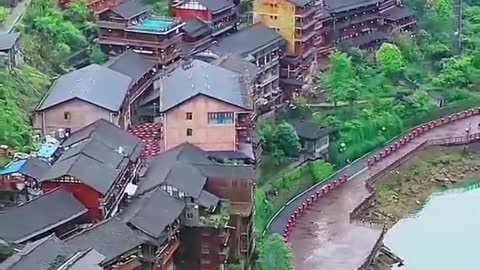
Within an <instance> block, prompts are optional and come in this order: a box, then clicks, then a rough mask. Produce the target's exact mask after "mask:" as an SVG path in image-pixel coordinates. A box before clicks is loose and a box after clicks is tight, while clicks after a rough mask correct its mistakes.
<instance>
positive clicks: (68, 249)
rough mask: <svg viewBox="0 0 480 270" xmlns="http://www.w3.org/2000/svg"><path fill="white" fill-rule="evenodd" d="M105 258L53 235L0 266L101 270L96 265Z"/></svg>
mask: <svg viewBox="0 0 480 270" xmlns="http://www.w3.org/2000/svg"><path fill="white" fill-rule="evenodd" d="M104 258H105V256H103V255H102V254H100V253H98V252H97V251H95V250H94V249H90V248H88V249H85V250H79V249H77V248H75V247H72V246H70V245H68V244H66V243H65V242H64V241H62V240H60V239H58V238H57V237H55V236H54V235H53V234H52V235H50V236H47V237H45V238H42V239H40V240H38V241H35V242H31V243H28V244H27V245H25V246H24V247H23V248H22V249H21V250H20V251H18V252H17V253H15V254H14V255H12V256H10V257H9V258H7V259H6V260H5V261H3V262H2V263H1V264H0V269H2V270H27V269H28V270H31V269H35V270H58V269H60V267H65V266H67V265H68V266H67V268H61V269H65V270H67V269H68V270H102V269H103V268H101V267H100V266H98V264H99V263H100V262H101V261H102V260H103V259H104Z"/></svg>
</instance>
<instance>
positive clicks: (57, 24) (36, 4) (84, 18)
mask: <svg viewBox="0 0 480 270" xmlns="http://www.w3.org/2000/svg"><path fill="white" fill-rule="evenodd" d="M0 16H1V15H0ZM91 20H92V18H91V15H90V13H89V11H88V8H87V3H86V1H84V0H75V1H72V2H71V3H70V4H69V5H68V6H67V7H66V8H65V9H64V10H60V8H59V7H58V6H57V1H55V0H38V1H33V2H32V3H31V4H30V5H29V7H28V8H27V10H26V11H25V15H24V16H23V19H22V21H21V22H20V23H19V25H17V28H18V29H19V30H20V32H21V40H20V43H21V45H20V46H21V49H22V57H23V59H24V61H25V64H22V65H20V66H18V67H17V68H15V69H13V70H8V69H6V68H3V69H0V102H1V103H2V104H1V106H0V144H6V145H9V146H11V147H13V148H15V149H17V150H21V151H28V150H31V149H32V148H34V147H35V142H34V140H33V131H32V129H31V115H32V111H33V110H34V108H35V106H36V105H37V104H38V102H39V100H40V99H41V97H42V96H43V95H44V94H45V93H46V91H47V89H48V87H49V86H50V84H51V78H52V77H53V76H57V75H58V74H63V73H65V72H67V71H68V70H70V69H71V67H70V66H69V64H68V62H69V58H70V57H71V55H72V54H76V53H78V52H81V51H83V50H88V47H89V43H90V42H89V41H90V40H92V39H93V37H94V35H95V32H96V30H95V28H94V26H93V23H91ZM92 55H94V57H93V58H94V59H95V60H99V61H100V60H102V59H104V58H102V55H101V54H99V53H98V52H95V53H92Z"/></svg>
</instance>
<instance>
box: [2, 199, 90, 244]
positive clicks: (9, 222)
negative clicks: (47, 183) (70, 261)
mask: <svg viewBox="0 0 480 270" xmlns="http://www.w3.org/2000/svg"><path fill="white" fill-rule="evenodd" d="M87 211H88V210H87V209H86V208H85V207H84V206H83V205H82V204H81V203H80V202H79V201H78V200H77V199H75V197H73V195H72V194H71V193H70V192H68V191H65V190H63V189H60V190H56V191H53V192H51V193H48V194H45V195H43V196H41V197H39V198H37V199H35V200H32V201H29V202H27V203H25V204H23V205H20V206H18V207H15V208H10V209H8V210H7V211H6V212H4V213H0V220H1V221H2V222H0V237H1V238H3V239H5V240H7V241H9V242H13V243H22V242H25V241H27V240H29V239H31V238H33V237H35V236H38V235H40V234H42V233H45V232H47V231H49V230H51V229H53V228H56V227H58V226H60V225H62V224H65V223H66V222H68V221H70V220H73V219H75V218H77V217H80V216H81V215H83V214H85V213H86V212H87Z"/></svg>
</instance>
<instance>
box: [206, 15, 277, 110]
mask: <svg viewBox="0 0 480 270" xmlns="http://www.w3.org/2000/svg"><path fill="white" fill-rule="evenodd" d="M284 49H285V40H284V39H283V38H282V36H281V35H280V34H279V33H277V32H276V31H275V30H273V29H270V28H269V27H267V26H265V25H263V24H261V23H259V24H255V25H252V26H249V27H247V28H245V29H243V30H241V31H238V32H236V33H234V34H232V35H230V36H226V37H223V38H220V39H218V41H217V43H216V44H215V45H213V46H211V47H210V48H208V49H207V50H204V51H202V52H200V53H198V54H197V56H198V57H202V58H207V59H208V58H213V59H216V60H214V61H218V62H220V63H221V62H222V61H223V60H222V59H226V61H227V62H229V63H228V64H227V65H226V66H225V67H226V68H227V69H230V70H234V71H236V72H238V71H240V70H243V72H241V74H242V75H243V76H244V77H246V78H248V79H250V80H252V81H253V85H252V92H251V95H252V99H253V101H254V103H255V108H256V109H258V110H260V111H266V110H269V109H270V108H271V107H272V106H274V105H279V104H280V103H281V102H282V92H281V91H280V59H281V57H282V56H283V53H284ZM238 56H239V57H241V58H243V59H244V60H246V61H248V62H251V63H253V64H254V65H256V66H257V68H258V70H257V71H255V74H253V73H252V72H251V71H250V70H251V68H248V67H247V66H246V65H245V64H243V63H242V61H236V62H237V65H233V64H234V63H233V62H232V61H231V60H234V58H236V57H238ZM220 65H221V64H220Z"/></svg>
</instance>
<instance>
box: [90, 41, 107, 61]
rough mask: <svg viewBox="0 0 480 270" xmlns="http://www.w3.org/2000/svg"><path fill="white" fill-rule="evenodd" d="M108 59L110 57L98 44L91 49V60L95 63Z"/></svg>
mask: <svg viewBox="0 0 480 270" xmlns="http://www.w3.org/2000/svg"><path fill="white" fill-rule="evenodd" d="M107 60H108V57H107V55H106V54H105V53H103V52H102V49H101V48H100V46H98V45H94V46H92V48H91V49H90V61H91V62H92V63H95V64H103V63H105V62H106V61H107Z"/></svg>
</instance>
